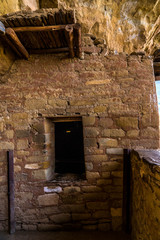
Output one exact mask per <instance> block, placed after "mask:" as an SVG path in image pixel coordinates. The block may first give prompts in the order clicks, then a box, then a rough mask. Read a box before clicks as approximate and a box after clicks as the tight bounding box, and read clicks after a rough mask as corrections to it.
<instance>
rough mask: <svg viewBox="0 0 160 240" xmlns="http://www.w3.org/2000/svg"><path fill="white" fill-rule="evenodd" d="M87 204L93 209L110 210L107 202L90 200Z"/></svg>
mask: <svg viewBox="0 0 160 240" xmlns="http://www.w3.org/2000/svg"><path fill="white" fill-rule="evenodd" d="M86 206H87V208H88V209H92V210H108V203H107V202H88V203H86Z"/></svg>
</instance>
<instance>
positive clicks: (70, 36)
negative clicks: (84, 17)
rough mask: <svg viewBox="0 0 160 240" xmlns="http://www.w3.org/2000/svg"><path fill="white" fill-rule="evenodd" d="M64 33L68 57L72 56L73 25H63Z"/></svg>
mask: <svg viewBox="0 0 160 240" xmlns="http://www.w3.org/2000/svg"><path fill="white" fill-rule="evenodd" d="M65 35H66V39H67V41H68V47H69V54H70V57H71V58H74V45H73V26H70V25H67V26H66V27H65Z"/></svg>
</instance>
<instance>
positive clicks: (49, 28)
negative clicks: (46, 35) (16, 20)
mask: <svg viewBox="0 0 160 240" xmlns="http://www.w3.org/2000/svg"><path fill="white" fill-rule="evenodd" d="M74 25H75V24H67V25H53V26H35V27H32V26H31V27H14V28H13V30H14V31H15V32H16V33H17V32H47V31H56V30H62V29H65V28H66V26H68V27H74Z"/></svg>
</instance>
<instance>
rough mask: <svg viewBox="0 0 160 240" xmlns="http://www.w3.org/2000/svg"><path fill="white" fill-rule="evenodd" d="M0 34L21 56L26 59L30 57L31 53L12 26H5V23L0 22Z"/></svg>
mask: <svg viewBox="0 0 160 240" xmlns="http://www.w3.org/2000/svg"><path fill="white" fill-rule="evenodd" d="M0 34H1V36H2V38H3V40H5V41H6V42H7V43H8V45H9V46H10V47H11V48H12V49H13V51H14V52H15V53H16V54H17V55H18V56H19V57H23V58H25V59H28V58H29V53H28V52H27V50H26V49H25V47H24V46H23V45H22V43H21V42H20V40H19V38H18V37H17V35H16V33H15V31H14V30H13V29H12V28H5V27H4V25H3V23H2V22H0Z"/></svg>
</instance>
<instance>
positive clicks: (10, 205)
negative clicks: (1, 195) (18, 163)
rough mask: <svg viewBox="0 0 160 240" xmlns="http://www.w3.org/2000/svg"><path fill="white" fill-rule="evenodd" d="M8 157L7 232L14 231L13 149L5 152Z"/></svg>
mask: <svg viewBox="0 0 160 240" xmlns="http://www.w3.org/2000/svg"><path fill="white" fill-rule="evenodd" d="M7 159H8V217H9V233H10V234H12V233H14V232H15V210H14V161H13V151H12V150H11V151H8V152H7Z"/></svg>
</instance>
